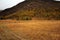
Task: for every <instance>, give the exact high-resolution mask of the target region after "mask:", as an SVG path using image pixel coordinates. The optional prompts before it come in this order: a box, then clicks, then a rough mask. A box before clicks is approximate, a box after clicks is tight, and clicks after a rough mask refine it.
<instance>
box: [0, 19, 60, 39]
mask: <svg viewBox="0 0 60 40" xmlns="http://www.w3.org/2000/svg"><path fill="white" fill-rule="evenodd" d="M0 40H60V20H28V21H26V20H25V21H22V20H21V21H17V20H0Z"/></svg>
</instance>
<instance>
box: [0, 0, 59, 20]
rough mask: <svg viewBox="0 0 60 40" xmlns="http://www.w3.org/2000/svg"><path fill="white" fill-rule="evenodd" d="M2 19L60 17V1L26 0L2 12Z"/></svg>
mask: <svg viewBox="0 0 60 40" xmlns="http://www.w3.org/2000/svg"><path fill="white" fill-rule="evenodd" d="M0 14H1V15H0V16H1V19H10V18H11V19H31V18H37V19H60V3H59V2H53V1H51V0H50V1H44V0H43V1H42V0H26V1H24V2H22V3H19V4H18V5H16V6H14V7H12V8H9V9H6V10H4V11H2V12H1V13H0Z"/></svg>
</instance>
